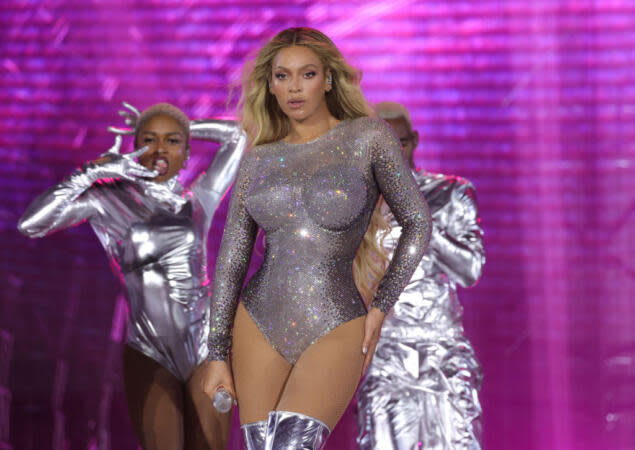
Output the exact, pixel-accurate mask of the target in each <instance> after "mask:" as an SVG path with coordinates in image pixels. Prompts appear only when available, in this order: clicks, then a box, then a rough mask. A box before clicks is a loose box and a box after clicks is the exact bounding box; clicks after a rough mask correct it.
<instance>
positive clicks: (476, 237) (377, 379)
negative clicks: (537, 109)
mask: <svg viewBox="0 0 635 450" xmlns="http://www.w3.org/2000/svg"><path fill="white" fill-rule="evenodd" d="M414 175H415V180H416V181H417V184H418V185H419V187H420V189H421V192H422V193H423V195H424V196H425V198H426V201H427V202H428V205H429V206H430V210H431V213H432V218H433V232H432V240H431V242H430V248H429V250H428V251H427V252H426V254H425V255H424V256H423V258H422V260H421V263H420V264H419V267H417V270H416V271H415V273H414V276H413V277H412V280H411V281H410V283H409V284H408V286H407V287H406V289H405V290H404V292H403V294H401V297H400V298H399V301H398V302H397V303H396V304H395V306H394V308H393V311H392V312H391V314H389V315H388V316H387V317H386V320H385V321H384V325H383V327H382V331H381V338H380V340H379V344H378V345H377V349H376V352H375V356H374V358H373V361H372V363H371V366H370V368H369V370H368V372H367V375H366V378H365V379H364V380H363V381H362V384H361V385H360V388H359V390H358V392H357V400H358V423H359V427H360V430H359V432H360V434H359V437H358V444H359V446H360V448H362V449H364V450H369V449H375V450H406V449H408V450H411V449H435V450H441V449H443V450H455V449H456V450H458V449H479V448H481V443H480V442H481V441H480V435H481V433H480V431H481V407H480V403H479V400H478V392H479V389H480V386H481V381H482V370H481V366H480V365H479V363H478V361H477V360H476V357H475V355H474V350H473V349H472V346H471V345H470V343H469V341H468V340H467V339H466V338H465V337H464V336H463V325H462V307H461V304H460V303H459V300H458V297H457V294H456V284H457V283H458V284H459V285H461V286H463V287H468V286H472V285H474V284H475V283H476V282H477V281H478V279H479V277H480V276H481V270H482V267H483V264H484V263H485V256H484V251H483V244H482V230H481V227H480V219H479V215H478V209H477V203H476V197H475V191H474V187H473V186H472V184H471V183H470V182H469V181H467V180H464V179H462V178H459V177H455V176H446V175H441V174H434V173H428V172H423V171H422V172H418V173H415V174H414ZM400 232H401V229H400V227H399V226H398V224H397V223H396V222H394V220H393V229H392V231H391V234H390V236H389V237H388V239H386V241H385V243H386V245H387V246H388V247H389V248H394V246H395V244H396V242H397V239H398V237H399V234H400Z"/></svg>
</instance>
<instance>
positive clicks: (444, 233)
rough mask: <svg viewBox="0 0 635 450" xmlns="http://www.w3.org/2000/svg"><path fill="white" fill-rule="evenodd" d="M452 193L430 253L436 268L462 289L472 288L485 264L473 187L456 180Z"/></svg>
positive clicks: (433, 237) (434, 236)
mask: <svg viewBox="0 0 635 450" xmlns="http://www.w3.org/2000/svg"><path fill="white" fill-rule="evenodd" d="M458 182H459V183H460V184H459V185H458V187H456V188H455V189H454V190H453V191H452V197H451V200H450V205H449V214H448V217H447V219H446V220H445V221H444V222H445V223H443V224H437V225H438V226H437V227H435V229H434V231H433V233H432V240H431V241H430V251H431V252H432V253H433V254H434V255H435V261H436V264H437V265H438V266H439V267H440V268H441V270H443V272H445V273H446V274H447V275H448V276H449V277H450V278H451V279H452V280H454V281H455V282H456V283H458V284H460V285H461V286H463V287H469V286H472V285H474V284H475V283H476V282H477V281H478V279H479V278H480V277H481V273H482V270H483V264H484V263H485V251H484V249H483V230H482V229H481V225H480V218H479V214H478V204H477V202H476V192H475V190H474V186H472V184H471V183H470V182H469V181H467V180H462V179H459V180H458Z"/></svg>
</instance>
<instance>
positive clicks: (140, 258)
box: [18, 120, 246, 381]
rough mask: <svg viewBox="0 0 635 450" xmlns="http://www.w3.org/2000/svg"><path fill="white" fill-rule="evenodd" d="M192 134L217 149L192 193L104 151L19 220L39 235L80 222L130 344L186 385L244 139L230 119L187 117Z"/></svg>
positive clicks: (201, 338)
mask: <svg viewBox="0 0 635 450" xmlns="http://www.w3.org/2000/svg"><path fill="white" fill-rule="evenodd" d="M191 135H192V137H193V138H198V139H206V140H211V141H217V142H221V143H222V145H221V147H220V148H219V150H218V152H217V154H216V156H215V158H214V160H213V161H212V163H211V165H210V167H209V168H208V169H207V171H206V172H205V173H203V174H201V175H200V176H199V177H198V178H197V179H196V181H194V182H193V183H192V185H191V186H190V188H189V189H183V187H182V186H181V184H180V183H179V182H178V181H177V180H176V177H174V178H172V179H171V180H168V181H166V182H164V183H156V182H153V181H146V180H144V179H142V178H137V177H134V176H132V175H135V173H136V172H138V171H140V170H143V168H140V167H139V165H138V164H136V163H134V161H133V160H132V159H131V158H130V156H129V155H118V154H117V153H115V154H114V155H113V153H109V154H110V155H113V159H112V160H111V161H110V162H107V163H102V164H94V163H89V164H86V165H85V166H84V167H83V168H81V169H78V170H77V171H75V172H74V173H73V174H72V175H70V176H69V177H67V178H66V179H65V180H64V181H62V182H61V183H59V184H57V185H55V186H53V187H52V188H50V189H49V190H48V191H46V192H44V193H43V194H41V195H40V196H39V197H37V198H36V199H35V200H34V201H33V202H32V203H31V204H30V205H29V207H28V209H27V211H26V212H25V213H24V215H23V216H22V218H21V219H20V222H19V224H18V228H19V230H20V231H21V232H22V233H23V234H25V235H27V236H30V237H42V236H46V235H48V234H50V233H52V232H55V231H57V230H60V229H63V228H67V227H70V226H73V225H76V224H78V223H81V222H83V221H85V220H87V221H88V222H89V223H90V225H91V226H92V228H93V230H94V231H95V234H97V237H98V238H99V240H100V242H101V244H102V245H103V247H104V249H105V250H106V253H107V254H108V258H109V260H110V263H111V266H112V268H113V270H114V271H115V274H116V275H118V276H119V278H120V279H121V281H122V283H123V284H124V286H125V288H126V291H127V297H128V301H129V306H130V315H129V317H128V340H127V342H128V344H129V345H130V346H132V347H133V348H135V349H137V350H139V351H140V352H142V353H143V354H145V355H147V356H148V357H150V358H153V359H154V360H156V361H157V362H159V363H160V364H161V365H162V366H164V367H165V368H167V369H169V370H170V371H171V372H172V373H173V374H174V375H175V376H177V377H178V378H179V379H181V380H183V381H185V380H187V379H188V378H189V377H190V375H191V373H192V370H193V369H194V368H195V367H197V366H198V365H199V364H200V363H201V362H202V361H203V360H204V359H205V358H206V356H207V335H208V329H209V316H210V302H209V284H210V283H209V278H208V274H207V235H208V232H209V229H210V226H211V222H212V218H213V215H214V212H215V210H216V208H217V206H218V204H219V203H220V201H221V199H222V197H223V195H224V193H225V192H226V191H227V189H228V188H229V186H230V184H231V182H232V180H233V178H234V175H235V173H236V171H237V169H238V164H239V162H240V158H241V156H242V153H243V150H244V148H245V144H246V137H245V134H244V132H243V131H242V129H241V128H240V126H239V125H238V124H236V123H235V122H233V121H222V120H206V121H196V122H192V124H191ZM135 171H136V172H135ZM131 174H132V175H131Z"/></svg>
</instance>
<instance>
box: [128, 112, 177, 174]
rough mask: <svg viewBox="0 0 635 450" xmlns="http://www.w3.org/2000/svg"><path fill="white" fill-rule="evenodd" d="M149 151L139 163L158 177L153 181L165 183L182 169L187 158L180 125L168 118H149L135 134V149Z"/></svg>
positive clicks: (159, 115)
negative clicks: (146, 148)
mask: <svg viewBox="0 0 635 450" xmlns="http://www.w3.org/2000/svg"><path fill="white" fill-rule="evenodd" d="M145 146H148V147H149V149H148V151H147V152H145V153H144V154H143V155H141V156H140V157H139V163H140V164H141V165H142V166H144V167H147V168H148V169H150V170H156V171H157V172H159V175H158V176H157V177H155V178H154V181H166V180H169V179H170V178H172V177H173V176H174V175H176V174H177V173H178V172H179V170H181V168H182V167H183V163H184V162H185V158H186V157H187V139H186V134H185V131H184V130H183V128H182V127H181V125H179V123H178V122H177V121H176V120H174V119H173V118H172V117H170V116H166V115H163V114H157V115H156V116H154V117H151V118H150V119H149V120H148V121H147V122H146V123H145V124H144V125H143V127H142V128H141V130H140V131H139V133H138V134H137V142H136V147H137V148H140V147H145Z"/></svg>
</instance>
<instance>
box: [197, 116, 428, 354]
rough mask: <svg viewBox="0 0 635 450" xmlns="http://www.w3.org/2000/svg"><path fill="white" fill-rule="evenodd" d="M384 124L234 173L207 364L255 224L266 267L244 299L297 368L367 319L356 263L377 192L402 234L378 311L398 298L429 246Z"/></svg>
mask: <svg viewBox="0 0 635 450" xmlns="http://www.w3.org/2000/svg"><path fill="white" fill-rule="evenodd" d="M400 148H401V147H400V145H399V141H398V140H397V139H396V137H395V136H394V134H393V132H392V130H391V129H390V128H389V127H388V125H387V124H385V123H384V122H383V121H381V120H378V119H371V118H368V117H363V118H359V119H355V120H346V121H343V122H340V123H339V124H337V125H336V126H335V127H334V128H332V129H331V130H329V131H328V132H327V133H325V134H324V135H322V136H321V137H319V138H317V139H316V140H314V141H311V142H309V143H306V144H288V143H285V142H283V141H278V142H274V143H271V144H266V145H261V146H257V147H256V148H254V149H253V150H251V151H250V152H248V153H247V154H246V155H245V157H244V158H243V161H242V162H241V167H240V169H239V172H238V176H237V179H236V183H235V185H234V192H233V194H232V200H231V202H230V209H229V215H228V219H227V223H226V225H225V233H224V235H223V241H222V244H221V249H220V253H219V257H218V261H217V265H216V272H215V278H214V288H213V293H212V305H213V306H212V320H211V324H210V325H211V330H210V341H209V344H210V355H209V357H208V359H211V360H226V359H227V357H228V354H229V348H230V343H231V325H232V323H233V318H234V314H235V310H236V305H237V301H238V297H239V296H240V292H241V288H242V284H243V280H244V277H245V275H246V272H247V268H248V266H249V260H250V256H251V252H252V248H253V244H254V240H255V237H256V231H257V229H258V227H261V228H262V229H263V230H264V232H265V234H266V244H267V245H266V251H265V255H264V261H263V263H262V266H261V267H260V268H259V270H258V271H257V273H256V274H255V275H254V276H253V277H252V278H251V280H250V281H249V283H248V284H247V286H246V287H245V289H244V291H243V292H242V302H243V304H244V306H245V308H246V309H247V311H248V312H249V314H250V316H251V317H252V319H253V320H254V322H255V323H256V324H257V325H258V327H259V328H260V330H261V331H262V333H263V334H264V336H265V337H266V338H267V339H268V340H269V342H270V343H271V345H272V346H273V347H274V348H275V349H276V350H277V351H278V352H279V353H280V354H281V355H282V356H283V357H284V358H285V359H286V360H287V361H289V362H290V363H292V364H294V363H295V362H296V361H297V359H298V358H299V356H300V355H301V354H302V352H303V351H304V350H305V349H306V348H307V347H309V346H310V345H311V344H312V343H314V342H315V341H317V340H318V339H319V338H320V337H321V336H323V335H325V334H327V333H328V332H329V331H330V330H332V329H334V328H335V327H337V326H338V325H341V324H343V323H345V322H347V321H349V320H352V319H355V318H357V317H360V316H363V315H365V314H366V308H365V306H364V303H363V301H362V299H361V296H360V294H359V293H358V291H357V289H356V287H355V283H354V280H353V270H352V267H353V259H354V258H355V255H356V252H357V248H358V247H359V244H360V242H361V241H362V238H363V236H364V234H365V232H366V229H367V227H368V224H369V222H370V218H371V215H372V212H373V209H374V207H375V204H376V203H377V199H378V198H379V195H380V194H383V196H384V199H385V200H386V202H387V203H388V205H389V206H390V208H391V210H392V211H393V213H394V215H395V217H396V218H397V220H398V222H399V223H400V224H401V226H402V229H403V232H402V234H401V237H400V239H399V244H398V245H397V248H396V249H395V252H394V256H393V258H392V261H391V263H390V266H389V268H388V270H387V272H386V275H385V276H384V278H383V279H382V280H381V283H380V285H379V289H378V291H377V294H376V297H375V299H374V300H373V302H372V306H376V307H378V308H379V309H381V310H382V311H384V312H387V311H389V310H390V308H391V307H392V305H393V304H394V303H395V302H396V301H397V299H398V298H399V294H400V293H401V291H402V289H403V288H404V287H405V286H406V284H407V283H408V281H409V280H410V277H411V276H412V273H413V271H414V270H415V269H416V267H417V264H418V263H419V260H420V259H421V256H422V255H423V252H424V251H425V248H426V246H427V243H428V241H429V239H430V230H431V222H430V221H431V219H430V213H429V211H428V207H427V205H426V203H425V201H424V199H423V197H422V195H421V193H420V192H419V190H418V188H417V185H416V183H415V182H414V179H413V178H412V174H411V173H410V170H409V169H408V167H407V165H406V163H405V162H404V161H403V157H402V156H401V150H400Z"/></svg>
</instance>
